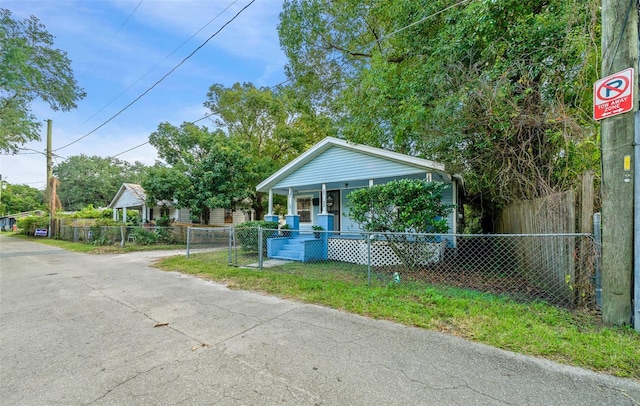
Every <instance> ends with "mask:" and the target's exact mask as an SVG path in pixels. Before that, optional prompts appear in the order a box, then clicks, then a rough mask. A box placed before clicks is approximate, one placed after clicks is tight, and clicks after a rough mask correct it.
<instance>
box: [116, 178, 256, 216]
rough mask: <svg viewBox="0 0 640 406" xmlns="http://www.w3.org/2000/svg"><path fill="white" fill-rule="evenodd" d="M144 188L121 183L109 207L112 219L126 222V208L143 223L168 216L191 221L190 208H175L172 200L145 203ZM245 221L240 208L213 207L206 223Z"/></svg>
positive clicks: (133, 184)
mask: <svg viewBox="0 0 640 406" xmlns="http://www.w3.org/2000/svg"><path fill="white" fill-rule="evenodd" d="M146 199H147V195H146V193H145V191H144V188H143V187H142V186H140V185H138V184H135V183H123V184H122V186H120V189H119V190H118V193H116V195H115V196H114V198H113V200H111V203H109V206H108V207H109V208H111V209H113V219H114V220H122V222H123V223H126V222H127V210H129V211H132V210H133V211H136V212H138V213H140V217H141V219H142V222H143V223H146V222H151V221H154V220H157V219H158V218H160V217H168V218H169V219H171V220H172V221H173V222H175V223H188V224H191V223H192V219H191V210H189V209H188V208H177V207H175V205H174V204H173V203H172V202H166V201H162V202H158V203H157V204H156V205H155V206H149V205H148V204H147V201H146ZM243 221H246V215H245V213H244V212H242V211H240V210H236V211H233V210H227V209H213V210H211V211H210V216H209V222H208V224H210V225H213V226H231V225H234V224H239V223H241V222H243Z"/></svg>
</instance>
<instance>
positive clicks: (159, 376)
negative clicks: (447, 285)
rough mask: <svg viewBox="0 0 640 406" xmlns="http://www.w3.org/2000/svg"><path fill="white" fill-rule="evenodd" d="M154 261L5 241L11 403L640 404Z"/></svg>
mask: <svg viewBox="0 0 640 406" xmlns="http://www.w3.org/2000/svg"><path fill="white" fill-rule="evenodd" d="M156 255H167V253H162V254H158V253H132V254H123V255H102V256H93V255H85V254H76V253H70V252H66V251H64V250H61V249H58V248H53V247H48V246H45V245H41V244H38V243H32V242H24V241H22V240H17V239H13V238H9V237H7V236H0V373H1V375H0V403H2V404H4V405H107V404H108V405H283V404H289V405H618V406H619V405H640V384H638V383H637V382H635V381H632V380H625V379H617V378H613V377H610V376H607V375H600V374H596V373H592V372H589V371H586V370H583V369H579V368H572V367H566V366H561V365H558V364H554V363H552V362H548V361H544V360H538V359H534V358H530V357H525V356H521V355H518V354H513V353H510V352H506V351H501V350H497V349H494V348H491V347H487V346H484V345H480V344H475V343H470V342H468V341H465V340H462V339H460V338H457V337H453V336H449V335H446V334H440V333H435V332H431V331H425V330H421V329H417V328H410V327H404V326H401V325H398V324H394V323H389V322H384V321H374V320H370V319H367V318H364V317H359V316H354V315H351V314H346V313H342V312H339V311H335V310H331V309H326V308H323V307H319V306H313V305H307V304H302V303H296V302H292V301H287V300H281V299H277V298H273V297H268V296H264V295H260V294H256V293H251V292H242V291H231V290H228V289H227V288H226V287H225V286H223V285H220V284H215V283H211V282H207V281H204V280H201V279H197V278H193V277H187V276H183V275H181V274H178V273H171V272H163V271H159V270H157V269H154V268H150V267H149V263H150V261H151V260H152V257H153V256H156ZM164 323H168V324H166V325H161V326H158V327H154V326H156V325H158V324H164Z"/></svg>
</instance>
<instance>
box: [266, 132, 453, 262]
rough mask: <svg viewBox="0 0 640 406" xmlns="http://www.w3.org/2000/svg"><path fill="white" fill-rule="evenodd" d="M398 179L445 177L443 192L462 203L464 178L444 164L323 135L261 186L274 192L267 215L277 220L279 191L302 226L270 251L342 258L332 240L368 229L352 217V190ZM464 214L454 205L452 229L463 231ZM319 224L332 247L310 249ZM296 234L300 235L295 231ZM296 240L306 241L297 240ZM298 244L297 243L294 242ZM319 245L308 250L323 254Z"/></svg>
mask: <svg viewBox="0 0 640 406" xmlns="http://www.w3.org/2000/svg"><path fill="white" fill-rule="evenodd" d="M396 179H427V180H430V181H431V180H433V181H441V182H445V183H447V184H449V187H448V188H447V189H445V191H444V192H443V196H442V199H443V202H444V203H447V204H457V203H458V198H459V183H460V181H461V178H460V177H459V176H454V175H451V174H448V173H447V172H446V171H445V167H444V165H443V164H441V163H438V162H433V161H429V160H426V159H421V158H416V157H413V156H409V155H404V154H399V153H396V152H392V151H388V150H384V149H380V148H373V147H369V146H366V145H360V144H354V143H350V142H347V141H344V140H341V139H337V138H333V137H327V138H325V139H323V140H322V141H320V142H319V143H317V144H316V145H314V146H313V147H311V148H310V149H309V150H307V151H306V152H305V153H303V154H302V155H300V156H299V157H298V158H296V159H295V160H293V161H291V162H290V163H289V164H287V165H286V166H284V167H283V168H282V169H280V170H279V171H277V172H276V173H274V174H273V175H271V176H270V177H268V178H267V179H265V180H264V181H263V182H262V183H260V184H259V185H258V186H257V187H256V189H257V191H259V192H264V193H268V195H269V206H268V213H267V215H266V216H265V219H266V220H268V221H275V220H277V216H275V215H274V213H273V197H274V195H284V196H287V215H286V222H287V224H288V226H289V228H291V229H293V230H298V231H299V232H298V233H297V237H293V238H291V239H292V240H294V241H288V242H285V241H283V240H285V239H284V238H278V239H272V240H274V241H270V242H269V241H268V249H267V255H268V256H269V257H274V258H286V259H299V260H303V261H305V260H314V259H315V260H317V259H339V258H331V255H329V254H328V253H330V252H333V251H335V250H332V248H331V242H332V240H333V241H334V242H336V243H338V242H337V241H336V240H338V239H343V240H344V239H345V238H348V237H347V236H348V235H351V236H352V237H351V239H353V238H354V237H353V236H356V235H361V231H362V230H361V229H360V227H359V225H358V224H357V223H355V222H354V221H353V220H352V219H351V218H349V216H348V207H347V203H348V201H349V193H350V192H351V191H353V190H355V189H359V188H365V187H369V186H373V185H376V184H384V183H387V182H389V181H391V180H396ZM458 207H461V205H458ZM458 214H459V213H458V212H457V211H456V210H454V211H453V212H452V213H451V214H450V215H449V217H448V218H447V222H448V225H449V232H450V233H451V234H455V233H457V232H458V231H459V228H460V225H459V222H458V219H459V216H458ZM314 225H318V226H321V227H322V228H323V229H324V230H329V231H333V232H334V233H333V235H332V236H330V237H329V236H328V235H327V236H325V238H324V240H328V241H327V243H328V247H327V246H326V244H325V246H324V247H322V248H321V249H320V248H319V247H316V246H314V247H311V248H310V249H309V250H307V249H306V248H305V246H306V245H317V244H319V242H314V241H309V240H311V239H313V238H312V235H313V234H312V233H306V231H311V230H312V227H313V226H314ZM293 234H294V235H296V233H295V232H294V233H293ZM296 239H297V240H298V241H300V240H302V241H301V242H299V243H296V242H295V240H296ZM276 240H277V241H276ZM305 240H306V241H305ZM450 243H453V241H450ZM292 244H295V245H296V246H295V247H292V246H291V245H292ZM340 246H341V247H344V246H345V241H342V242H340ZM283 247H284V248H283ZM319 250H321V251H322V252H323V253H322V255H321V256H320V257H317V255H315V254H313V255H312V254H310V255H307V254H305V252H306V251H309V252H311V251H314V252H316V253H317V252H319ZM327 255H328V256H327Z"/></svg>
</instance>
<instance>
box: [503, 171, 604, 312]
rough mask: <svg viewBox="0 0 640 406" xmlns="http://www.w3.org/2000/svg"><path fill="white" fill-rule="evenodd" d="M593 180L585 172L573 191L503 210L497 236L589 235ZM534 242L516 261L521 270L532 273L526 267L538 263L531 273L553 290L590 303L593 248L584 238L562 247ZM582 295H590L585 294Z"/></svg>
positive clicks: (593, 272) (550, 242) (593, 290)
mask: <svg viewBox="0 0 640 406" xmlns="http://www.w3.org/2000/svg"><path fill="white" fill-rule="evenodd" d="M593 180H594V176H593V173H591V172H588V173H585V174H584V175H583V178H582V184H581V186H580V187H579V188H577V189H576V190H569V191H565V192H561V193H556V194H552V195H549V196H545V197H542V198H539V199H534V200H527V201H519V202H515V203H513V204H511V205H509V206H507V207H505V208H504V209H503V210H502V211H501V213H500V215H499V217H498V220H497V224H496V231H497V233H500V234H536V235H540V234H575V233H583V234H592V232H593V220H592V216H593V208H594V189H593ZM535 241H536V244H538V245H539V246H538V247H533V248H534V249H531V250H527V251H525V252H526V254H521V256H520V258H518V259H517V260H518V261H520V263H521V265H522V267H521V268H522V269H527V270H528V271H527V272H531V269H532V268H531V266H529V264H533V263H535V264H538V265H537V266H536V269H535V270H534V272H537V273H539V274H541V275H542V276H543V278H542V279H543V280H547V281H549V283H552V284H555V285H556V286H555V288H560V287H563V289H564V290H565V291H566V294H567V296H568V297H571V296H573V295H574V292H576V291H580V292H581V295H580V297H573V298H572V301H574V302H579V303H580V304H588V303H585V302H587V301H592V300H593V299H594V295H595V286H593V285H594V283H593V277H594V275H595V266H594V264H595V258H596V252H595V250H594V245H593V244H591V243H587V242H586V241H585V239H584V238H577V239H570V238H569V239H564V240H563V242H562V243H561V244H558V243H557V241H554V240H544V239H538V240H535ZM538 255H540V257H538ZM541 259H542V262H541ZM541 264H542V265H541ZM536 279H537V278H536ZM576 287H579V288H580V289H576ZM584 292H593V294H588V295H585V293H584Z"/></svg>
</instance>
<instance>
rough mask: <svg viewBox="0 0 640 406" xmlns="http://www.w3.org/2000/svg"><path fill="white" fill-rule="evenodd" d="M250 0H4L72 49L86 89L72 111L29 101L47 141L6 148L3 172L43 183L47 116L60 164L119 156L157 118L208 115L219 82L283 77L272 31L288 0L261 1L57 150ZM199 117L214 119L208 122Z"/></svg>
mask: <svg viewBox="0 0 640 406" xmlns="http://www.w3.org/2000/svg"><path fill="white" fill-rule="evenodd" d="M250 1H251V0H236V1H234V0H209V1H187V0H142V2H141V1H140V0H123V1H112V0H81V1H78V0H72V1H60V0H17V1H14V0H2V1H0V7H2V8H7V9H9V10H10V11H11V12H12V14H13V18H14V19H24V18H27V17H28V16H29V15H34V16H36V17H37V18H38V19H40V22H41V23H43V24H44V25H45V27H46V29H47V31H48V32H49V33H51V34H52V35H54V36H55V47H56V48H59V49H62V50H64V51H66V52H67V56H68V57H69V59H71V61H72V67H73V70H74V75H75V77H76V79H77V81H78V83H79V85H80V86H81V87H82V88H84V89H85V91H86V92H87V97H86V98H84V99H83V100H81V101H80V102H79V103H78V108H77V109H75V110H72V111H70V112H54V111H52V110H51V109H50V108H49V107H48V106H47V105H46V104H44V103H41V102H35V103H33V104H32V106H31V107H32V112H33V113H34V114H35V115H36V116H37V117H38V119H41V120H42V121H43V126H42V134H41V135H42V141H40V142H32V143H29V144H27V145H25V148H27V149H29V150H28V151H24V152H23V153H21V154H19V155H15V156H7V155H1V156H0V173H2V175H3V179H4V180H6V181H7V182H9V183H12V184H17V183H27V184H30V185H31V186H33V187H37V188H43V187H44V186H45V179H46V159H45V156H44V155H43V154H41V153H36V152H34V150H35V151H38V152H44V151H45V149H46V123H44V121H45V120H47V119H52V120H53V149H54V151H55V154H56V155H59V156H58V157H56V158H55V160H54V163H59V162H61V161H62V160H63V157H69V156H73V155H79V154H85V155H90V156H91V155H98V156H105V157H106V156H113V155H116V154H119V153H121V152H123V151H125V150H127V149H130V148H133V147H135V146H137V145H139V144H142V143H144V142H146V141H147V140H148V137H149V134H151V133H152V132H153V131H155V130H156V128H157V127H158V124H160V123H161V122H165V121H166V122H169V123H171V124H174V125H180V124H181V123H182V122H184V121H194V120H198V119H200V118H202V117H204V116H205V115H206V114H207V110H206V109H205V108H204V107H203V106H202V103H203V102H204V101H205V99H206V94H207V90H208V89H209V86H211V85H212V84H214V83H220V84H223V85H225V86H231V85H233V84H234V83H235V82H252V83H254V84H255V85H256V86H267V87H270V86H274V85H276V84H278V83H280V82H283V81H284V80H286V76H285V74H284V65H285V64H286V58H285V56H284V54H283V52H282V51H281V49H280V46H279V42H278V34H277V31H276V27H277V24H278V14H279V13H280V11H281V10H282V1H281V0H256V1H255V2H254V3H253V4H252V5H251V6H249V7H248V8H247V9H246V10H245V11H244V12H243V13H242V14H240V16H238V17H237V18H236V19H235V20H234V21H233V22H232V23H230V24H229V25H228V26H227V27H226V28H225V29H224V30H222V31H221V32H220V33H219V34H218V35H217V36H215V37H214V38H212V39H211V40H210V41H209V42H208V43H207V44H206V45H205V46H204V47H203V48H202V49H200V50H199V51H198V52H197V53H196V54H195V55H194V56H192V57H191V58H189V59H188V60H187V61H186V62H185V63H184V64H183V65H182V66H180V67H179V68H178V69H177V70H176V71H175V72H173V73H172V74H171V75H169V76H168V77H167V78H166V79H164V80H163V81H162V82H161V83H160V84H158V85H157V86H156V87H155V88H154V89H153V90H151V91H150V92H149V93H148V94H147V95H145V96H144V97H143V98H142V99H140V100H139V101H138V102H136V103H135V104H134V105H133V106H131V107H129V108H128V109H127V110H126V111H125V112H123V113H122V114H121V115H119V116H118V117H116V118H114V119H113V120H112V121H110V122H109V123H107V124H106V125H104V126H103V127H102V128H100V129H98V130H97V131H95V132H94V133H93V134H91V135H89V136H87V137H86V138H84V139H83V140H81V141H78V142H76V143H74V144H72V145H70V146H68V147H65V148H62V149H59V148H60V147H63V146H64V145H66V144H69V143H71V142H73V141H75V140H76V139H78V138H80V137H82V136H83V135H85V134H87V133H89V132H90V131H92V130H93V129H95V128H96V127H98V126H100V125H101V124H102V123H104V122H105V121H106V120H108V119H109V118H110V117H111V116H113V115H114V114H116V113H117V112H118V111H119V110H121V109H122V108H124V107H125V106H126V105H127V104H129V103H130V102H132V101H133V100H134V99H135V98H137V97H138V96H140V95H141V94H142V93H143V92H144V91H145V90H147V89H148V88H150V87H151V86H152V85H153V84H154V83H155V82H156V81H158V80H159V79H160V78H162V77H163V76H164V75H165V74H167V73H168V72H169V71H170V70H171V69H172V68H174V67H175V66H176V65H178V64H179V63H180V61H182V60H183V59H184V58H185V57H186V56H187V55H189V54H190V53H191V52H193V51H194V50H195V49H196V48H197V47H198V46H200V45H201V44H202V43H203V42H205V40H206V39H207V38H208V37H210V36H211V35H212V34H213V33H214V32H216V31H217V30H218V29H220V27H222V26H223V25H224V24H225V23H226V22H227V21H229V20H230V19H231V18H233V16H234V15H235V14H236V13H238V11H240V10H241V9H242V8H243V7H244V6H246V5H247V4H248V3H250ZM227 7H228V9H227ZM225 9H227V10H226V11H223V10H225ZM134 10H135V12H134ZM220 13H222V14H220ZM218 14H220V15H219V16H218V17H217V18H216V16H217V15H218ZM214 18H215V20H214V21H213V22H211V23H210V24H208V23H209V22H210V21H211V20H213V19H214ZM207 24H208V25H207ZM203 27H204V28H203ZM200 30H201V31H200ZM198 31H200V32H199V33H198V34H196V35H195V36H194V37H193V38H191V39H189V38H190V37H192V36H193V35H194V34H195V33H196V32H198ZM185 41H186V43H185ZM183 43H184V45H182V44H183ZM181 45H182V46H181ZM180 46H181V47H180ZM179 47H180V48H179ZM177 48H179V49H178V50H177V51H176V49H177ZM174 51H175V52H174ZM121 93H122V94H121ZM114 98H116V100H113V99H114ZM198 124H201V125H207V126H209V127H213V125H212V123H211V122H209V121H208V120H203V121H200V122H198ZM118 159H122V160H126V161H130V162H134V161H140V162H142V163H144V164H147V165H152V164H153V163H154V161H155V159H156V151H155V149H154V148H153V147H152V146H150V145H148V144H147V145H145V146H143V147H141V148H137V149H135V150H132V151H130V152H127V153H125V154H123V155H120V156H118Z"/></svg>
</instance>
